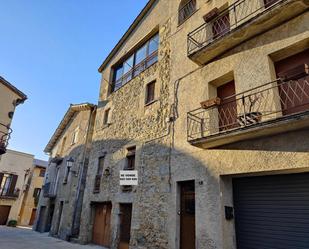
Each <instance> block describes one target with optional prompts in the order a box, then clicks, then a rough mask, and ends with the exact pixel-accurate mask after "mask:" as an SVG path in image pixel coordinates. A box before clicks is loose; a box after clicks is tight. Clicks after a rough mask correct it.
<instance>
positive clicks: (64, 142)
mask: <svg viewBox="0 0 309 249" xmlns="http://www.w3.org/2000/svg"><path fill="white" fill-rule="evenodd" d="M66 141H67V138H66V137H64V138H63V139H62V143H61V149H60V155H62V154H63V152H64V147H65V144H66Z"/></svg>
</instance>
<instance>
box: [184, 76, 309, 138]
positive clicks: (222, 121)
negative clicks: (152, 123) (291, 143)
mask: <svg viewBox="0 0 309 249" xmlns="http://www.w3.org/2000/svg"><path fill="white" fill-rule="evenodd" d="M304 112H309V76H306V77H302V78H299V79H295V80H288V81H284V80H281V79H278V80H275V81H273V82H269V83H267V84H264V85H261V86H258V87H255V88H252V89H250V90H247V91H244V92H242V93H239V94H236V95H233V96H230V97H227V98H225V99H221V100H219V103H217V104H214V105H212V106H210V107H209V108H203V107H201V108H198V109H195V110H193V111H190V112H189V113H188V115H187V125H188V127H187V132H188V134H187V135H188V141H189V142H190V141H194V140H196V139H200V138H210V137H214V136H218V135H222V134H226V133H229V132H233V131H237V130H240V129H244V128H249V127H253V126H257V125H261V124H263V123H264V124H265V123H269V122H274V121H279V120H282V119H286V118H289V117H292V116H295V115H299V114H301V113H304Z"/></svg>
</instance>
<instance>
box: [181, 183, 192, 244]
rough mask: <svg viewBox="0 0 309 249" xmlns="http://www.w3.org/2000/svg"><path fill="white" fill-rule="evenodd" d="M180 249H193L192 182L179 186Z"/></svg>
mask: <svg viewBox="0 0 309 249" xmlns="http://www.w3.org/2000/svg"><path fill="white" fill-rule="evenodd" d="M180 193H181V197H180V249H195V187H194V181H188V182H182V183H181V184H180Z"/></svg>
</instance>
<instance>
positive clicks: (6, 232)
mask: <svg viewBox="0 0 309 249" xmlns="http://www.w3.org/2000/svg"><path fill="white" fill-rule="evenodd" d="M55 248H57V249H103V247H98V246H91V245H87V246H83V245H78V244H72V243H69V242H66V241H62V240H59V239H55V238H53V237H49V236H48V234H47V233H43V234H41V233H37V232H33V231H32V230H30V229H25V228H10V227H5V226H0V249H55Z"/></svg>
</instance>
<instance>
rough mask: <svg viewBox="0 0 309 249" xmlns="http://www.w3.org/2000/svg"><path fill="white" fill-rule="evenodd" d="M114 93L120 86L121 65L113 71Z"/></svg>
mask: <svg viewBox="0 0 309 249" xmlns="http://www.w3.org/2000/svg"><path fill="white" fill-rule="evenodd" d="M114 70H115V71H114V89H113V90H114V91H115V90H117V89H118V88H120V87H121V86H122V75H123V67H122V65H121V66H119V67H117V68H115V69H114Z"/></svg>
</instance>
